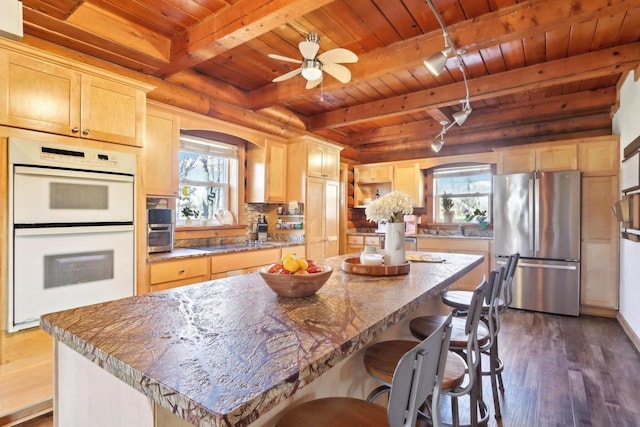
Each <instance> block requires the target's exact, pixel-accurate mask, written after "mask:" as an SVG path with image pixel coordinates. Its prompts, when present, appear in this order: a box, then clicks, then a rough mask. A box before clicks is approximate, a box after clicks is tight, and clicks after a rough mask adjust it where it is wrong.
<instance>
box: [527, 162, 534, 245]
mask: <svg viewBox="0 0 640 427" xmlns="http://www.w3.org/2000/svg"><path fill="white" fill-rule="evenodd" d="M535 176H536V175H535V172H533V173H532V174H531V176H530V177H529V233H528V234H529V253H531V255H533V256H535V250H536V248H535V246H534V230H535V229H534V228H533V227H534V226H535V223H534V215H535V212H534V210H533V209H534V207H535V205H534V198H533V194H534V193H533V191H534V182H535Z"/></svg>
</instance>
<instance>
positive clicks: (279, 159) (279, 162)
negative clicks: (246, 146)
mask: <svg viewBox="0 0 640 427" xmlns="http://www.w3.org/2000/svg"><path fill="white" fill-rule="evenodd" d="M266 154H267V158H266V162H267V163H266V180H267V188H266V194H265V199H266V201H268V202H284V201H286V200H287V181H286V177H287V146H286V145H285V144H283V143H280V142H275V141H268V142H267V153H266Z"/></svg>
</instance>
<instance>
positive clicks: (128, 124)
mask: <svg viewBox="0 0 640 427" xmlns="http://www.w3.org/2000/svg"><path fill="white" fill-rule="evenodd" d="M6 43H7V42H0V99H2V100H5V101H4V102H2V103H0V123H2V124H4V125H7V126H13V127H19V128H26V129H31V130H38V131H43V132H49V133H56V134H60V135H67V136H73V137H79V138H86V139H93V140H98V141H106V142H114V143H118V144H125V145H133V146H142V144H143V141H142V138H143V135H144V121H145V99H146V92H147V91H148V90H150V89H151V86H148V85H143V84H141V83H138V82H135V81H133V80H130V79H126V78H124V77H121V76H117V75H115V74H111V73H107V72H105V71H102V70H97V69H92V68H90V67H88V66H85V65H83V64H76V63H74V62H73V61H70V60H66V59H62V58H57V57H55V56H53V55H50V54H45V53H42V52H41V51H37V53H35V51H33V50H31V48H29V47H28V46H25V45H15V44H6Z"/></svg>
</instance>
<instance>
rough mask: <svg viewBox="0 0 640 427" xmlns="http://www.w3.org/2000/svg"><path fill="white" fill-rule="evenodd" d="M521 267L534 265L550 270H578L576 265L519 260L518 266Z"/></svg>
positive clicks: (534, 266)
mask: <svg viewBox="0 0 640 427" xmlns="http://www.w3.org/2000/svg"><path fill="white" fill-rule="evenodd" d="M520 267H533V268H548V269H550V270H577V269H578V267H577V266H575V265H555V264H529V263H526V262H518V268H520Z"/></svg>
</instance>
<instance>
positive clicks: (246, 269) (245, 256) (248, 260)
mask: <svg viewBox="0 0 640 427" xmlns="http://www.w3.org/2000/svg"><path fill="white" fill-rule="evenodd" d="M281 253H282V252H281V250H280V248H273V249H261V250H258V251H249V252H242V253H241V254H237V253H229V254H221V255H213V256H211V257H209V259H210V260H211V279H220V278H223V277H229V276H237V275H239V274H247V273H253V272H255V271H258V269H259V268H261V267H265V266H268V265H271V264H273V263H276V262H278V261H279V260H280V257H281Z"/></svg>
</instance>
